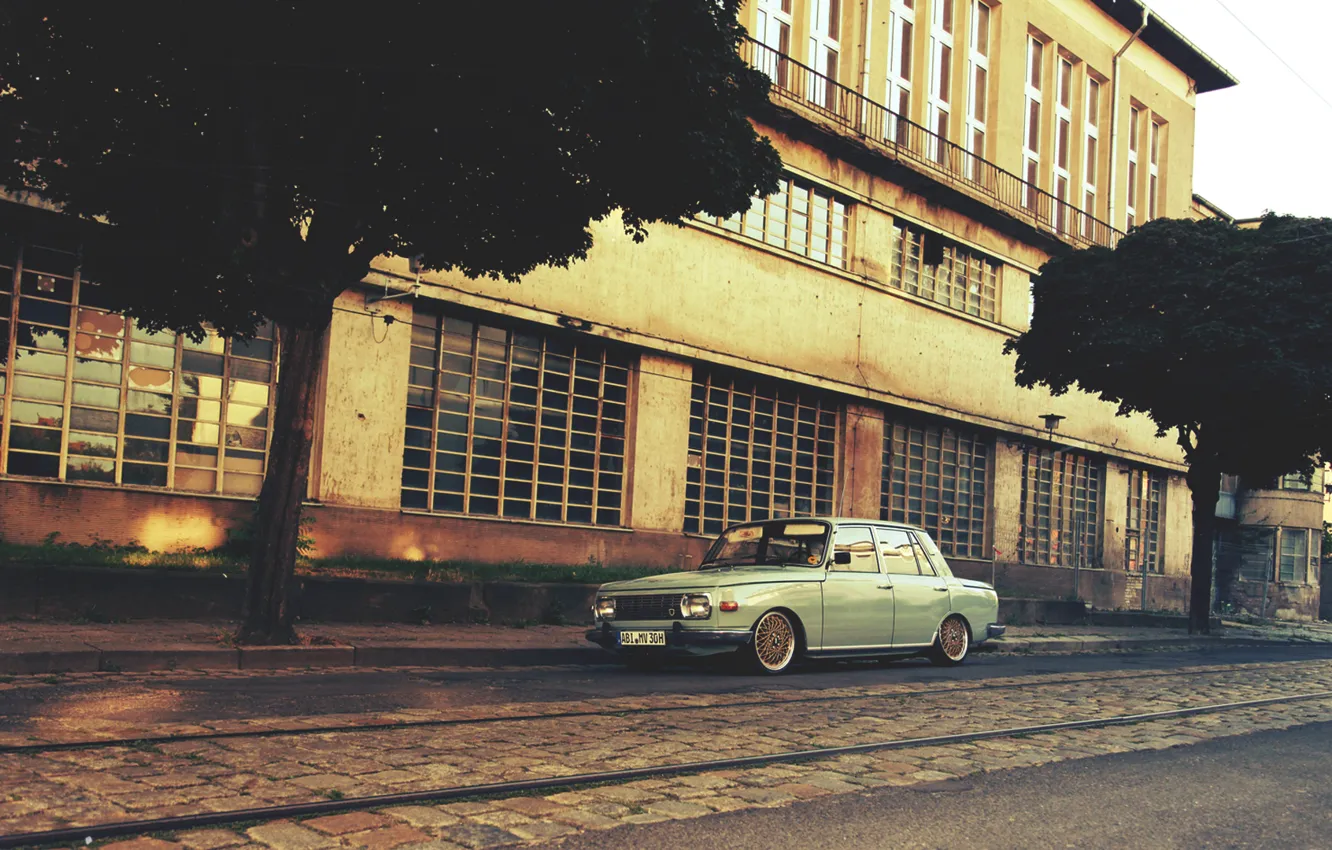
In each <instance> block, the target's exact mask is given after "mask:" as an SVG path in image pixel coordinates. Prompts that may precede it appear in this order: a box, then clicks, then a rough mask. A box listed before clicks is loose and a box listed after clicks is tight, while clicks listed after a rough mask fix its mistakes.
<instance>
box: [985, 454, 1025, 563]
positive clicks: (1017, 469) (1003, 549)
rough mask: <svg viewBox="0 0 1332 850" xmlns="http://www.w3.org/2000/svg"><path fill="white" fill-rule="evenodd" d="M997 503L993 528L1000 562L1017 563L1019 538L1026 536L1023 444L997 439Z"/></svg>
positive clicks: (995, 461) (995, 488)
mask: <svg viewBox="0 0 1332 850" xmlns="http://www.w3.org/2000/svg"><path fill="white" fill-rule="evenodd" d="M991 474H992V475H993V476H994V482H993V484H992V485H991V486H992V487H993V488H994V489H993V492H994V502H993V505H992V508H991V514H990V527H991V528H992V529H993V530H994V549H995V550H996V552H997V553H998V554H997V555H996V557H995V560H997V561H1006V562H1008V563H1017V559H1018V536H1019V535H1020V534H1021V533H1022V444H1021V443H1019V442H1017V441H1016V440H1013V441H1010V440H1008V439H1005V438H1003V437H1000V438H998V439H997V440H995V446H994V467H993V469H992V470H991Z"/></svg>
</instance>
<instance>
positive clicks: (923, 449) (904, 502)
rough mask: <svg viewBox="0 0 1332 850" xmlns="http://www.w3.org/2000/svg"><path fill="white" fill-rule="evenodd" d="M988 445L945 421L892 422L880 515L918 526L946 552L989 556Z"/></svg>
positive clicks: (885, 441)
mask: <svg viewBox="0 0 1332 850" xmlns="http://www.w3.org/2000/svg"><path fill="white" fill-rule="evenodd" d="M990 454H991V451H990V444H989V441H988V440H987V439H985V438H983V437H981V436H980V435H978V434H976V433H974V432H970V431H965V430H958V429H955V428H952V427H950V426H947V425H923V424H906V423H902V422H888V423H886V424H885V427H884V432H883V482H882V488H881V491H880V492H881V493H882V495H881V496H880V500H881V501H880V503H879V519H883V520H890V521H892V522H904V523H909V524H911V525H916V526H920V527H921V528H924V529H925V530H926V531H927V532H929V534H930V536H931V537H933V538H934V539H935V540H936V541H937V542H938V544H939V548H940V549H941V550H942V551H943V553H944V554H945V555H947V556H948V557H952V558H975V559H988V557H989V553H988V552H987V550H986V548H985V533H986V528H985V517H986V504H987V501H988V490H987V483H988V482H987V479H988V476H989V469H990Z"/></svg>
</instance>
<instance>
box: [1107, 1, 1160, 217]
mask: <svg viewBox="0 0 1332 850" xmlns="http://www.w3.org/2000/svg"><path fill="white" fill-rule="evenodd" d="M1150 15H1151V10H1150V9H1148V8H1147V6H1146V5H1145V4H1144V5H1143V7H1142V26H1140V27H1138V29H1137V30H1135V31H1134V33H1133V35H1131V36H1129V40H1128V41H1126V42H1124V46H1123V47H1121V48H1119V52H1118V53H1116V54H1115V58H1114V60H1113V61H1112V62H1111V63H1110V76H1111V77H1113V78H1114V79H1113V81H1112V83H1111V92H1110V188H1109V191H1110V226H1111V227H1115V226H1117V225H1116V222H1115V212H1116V210H1115V189H1116V185H1115V184H1116V182H1117V181H1116V179H1115V178H1116V177H1117V176H1118V174H1119V167H1118V166H1119V58H1120V57H1121V56H1123V55H1124V53H1125V52H1126V51H1127V50H1128V49H1129V48H1130V47H1132V46H1133V42H1135V41H1137V40H1138V36H1140V35H1142V31H1143V30H1145V29H1147V18H1148V17H1149V16H1150Z"/></svg>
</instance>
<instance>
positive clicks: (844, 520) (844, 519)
mask: <svg viewBox="0 0 1332 850" xmlns="http://www.w3.org/2000/svg"><path fill="white" fill-rule="evenodd" d="M783 521H785V522H826V523H831V524H832V525H834V526H838V525H888V526H892V527H894V528H907V529H910V530H912V531H924V529H923V528H921V527H920V526H918V525H911V524H910V523H905V522H894V521H892V520H887V519H870V518H869V517H854V516H782V517H770V518H768V519H756V520H751V521H749V522H737V523H735V524H734V525H728V526H727V528H738V527H740V526H742V525H762V524H763V523H765V522H783Z"/></svg>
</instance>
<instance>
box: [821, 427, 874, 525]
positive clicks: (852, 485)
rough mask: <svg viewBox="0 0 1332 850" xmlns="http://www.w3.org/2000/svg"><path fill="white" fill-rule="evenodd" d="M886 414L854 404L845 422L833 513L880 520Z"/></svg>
mask: <svg viewBox="0 0 1332 850" xmlns="http://www.w3.org/2000/svg"><path fill="white" fill-rule="evenodd" d="M883 430H884V423H883V410H882V408H878V407H871V406H869V405H863V404H855V403H851V404H848V405H847V406H846V416H845V417H844V419H843V422H842V470H841V476H840V481H839V483H838V488H837V498H836V499H834V500H833V510H834V512H835V513H838V514H841V515H842V516H853V517H863V518H865V519H878V518H879V504H880V501H879V500H880V496H881V488H882V482H883Z"/></svg>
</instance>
